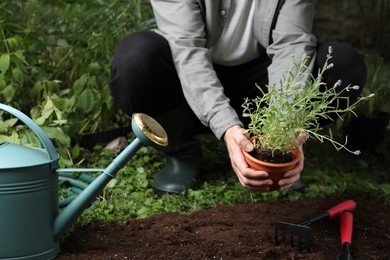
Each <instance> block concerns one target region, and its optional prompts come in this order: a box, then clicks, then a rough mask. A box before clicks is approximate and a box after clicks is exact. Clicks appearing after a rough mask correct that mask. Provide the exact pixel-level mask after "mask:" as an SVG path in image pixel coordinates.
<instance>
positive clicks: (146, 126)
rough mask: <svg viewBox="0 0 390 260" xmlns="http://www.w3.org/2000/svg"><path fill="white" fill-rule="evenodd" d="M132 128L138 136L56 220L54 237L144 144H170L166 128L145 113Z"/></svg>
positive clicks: (138, 116)
mask: <svg viewBox="0 0 390 260" xmlns="http://www.w3.org/2000/svg"><path fill="white" fill-rule="evenodd" d="M131 124H132V130H133V132H134V133H135V135H136V138H135V139H134V140H133V141H132V142H131V143H130V144H129V145H128V146H127V147H126V149H124V150H123V151H122V152H121V153H120V154H119V155H118V156H117V157H116V158H115V159H114V161H112V163H111V164H110V165H109V166H108V167H107V168H106V169H105V170H104V171H103V173H101V174H100V175H99V176H98V177H97V178H96V179H95V180H94V181H93V182H92V183H91V184H90V185H89V186H88V187H87V188H86V189H85V190H84V191H83V192H82V193H80V194H79V195H78V196H77V197H76V198H75V199H74V200H73V201H72V202H71V203H70V204H69V205H68V206H67V207H66V208H65V209H64V210H63V211H62V212H61V213H60V214H59V215H58V216H57V217H56V219H55V220H54V239H55V240H58V239H59V238H60V237H61V235H62V234H63V233H64V232H65V231H66V229H67V228H68V227H69V226H70V225H71V224H72V223H73V222H75V221H76V220H77V218H78V217H79V216H80V215H81V214H82V212H83V211H84V210H85V209H86V208H88V207H89V206H90V204H91V203H92V201H93V200H94V199H95V198H96V197H97V196H98V194H99V193H100V192H101V191H102V190H103V188H104V187H105V186H106V185H107V184H108V182H109V181H110V180H111V179H112V178H114V177H115V176H116V174H117V172H118V171H119V170H120V169H122V168H123V167H124V166H125V165H126V164H127V162H128V161H129V160H130V159H131V158H132V157H133V156H134V154H135V153H136V152H137V151H138V150H139V148H141V147H142V145H143V144H145V145H149V146H166V145H168V138H167V134H166V132H165V131H164V129H163V128H162V127H161V126H160V125H159V124H158V123H157V122H156V121H155V120H154V119H152V118H151V117H149V116H147V115H145V114H139V113H138V114H134V115H133V117H132V123H131Z"/></svg>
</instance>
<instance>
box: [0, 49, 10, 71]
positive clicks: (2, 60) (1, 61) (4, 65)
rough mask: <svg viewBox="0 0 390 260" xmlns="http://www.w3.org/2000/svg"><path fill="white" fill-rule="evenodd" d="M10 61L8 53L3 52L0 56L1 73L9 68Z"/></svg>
mask: <svg viewBox="0 0 390 260" xmlns="http://www.w3.org/2000/svg"><path fill="white" fill-rule="evenodd" d="M10 63H11V59H10V56H9V54H8V53H5V54H3V55H1V56H0V71H1V72H2V73H6V72H7V70H8V69H9V66H10Z"/></svg>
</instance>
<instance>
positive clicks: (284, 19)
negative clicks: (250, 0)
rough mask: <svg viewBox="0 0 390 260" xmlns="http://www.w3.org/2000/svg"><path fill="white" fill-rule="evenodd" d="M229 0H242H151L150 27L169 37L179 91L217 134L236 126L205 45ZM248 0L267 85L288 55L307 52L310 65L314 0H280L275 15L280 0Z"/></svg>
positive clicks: (285, 66)
mask: <svg viewBox="0 0 390 260" xmlns="http://www.w3.org/2000/svg"><path fill="white" fill-rule="evenodd" d="M231 1H246V0H151V4H152V7H153V11H154V14H155V18H156V22H157V27H158V28H157V29H156V32H158V33H160V34H161V35H163V36H164V37H165V38H166V39H167V40H168V42H169V45H170V47H171V51H172V57H173V62H174V64H175V67H176V71H177V73H178V76H179V79H180V82H181V85H182V88H183V92H184V96H185V98H186V100H187V102H188V104H189V105H190V107H191V109H192V110H193V111H194V113H195V114H196V116H197V117H198V118H199V119H200V121H201V122H202V123H203V124H204V125H205V126H208V127H210V129H211V130H212V131H213V133H214V134H215V136H216V137H217V138H221V137H222V136H223V134H224V133H225V131H226V130H227V129H228V128H230V127H232V126H233V125H241V126H242V123H241V121H240V119H239V117H238V115H237V113H236V111H235V110H234V109H233V108H232V107H231V106H230V104H229V99H228V98H227V97H226V96H225V94H224V90H223V86H222V84H221V82H220V81H219V79H218V77H217V75H216V73H215V71H214V69H213V65H212V63H213V61H212V59H211V55H210V47H212V46H213V45H214V44H215V43H216V42H217V41H218V39H219V37H220V36H221V33H222V31H223V28H224V23H225V21H226V19H225V17H224V16H226V15H227V14H229V11H230V5H231ZM254 1H255V5H254V15H253V36H254V38H255V39H256V40H257V42H258V44H259V52H260V50H261V49H262V50H265V53H266V55H268V56H269V57H270V58H271V60H272V63H271V65H270V66H269V67H268V77H269V85H273V84H276V85H277V84H278V83H279V81H280V78H281V76H282V73H284V72H286V71H288V70H289V69H290V66H291V56H292V55H297V56H299V55H302V53H304V52H305V53H307V54H308V55H309V56H310V57H311V62H310V64H309V69H310V70H312V67H313V64H314V63H313V61H314V59H315V49H316V38H315V37H314V35H313V34H312V33H311V30H312V24H313V18H314V9H315V0H285V2H284V4H283V5H282V7H281V8H280V12H279V14H278V15H277V16H276V15H275V13H276V10H277V5H278V3H279V1H280V0H279V1H278V0H254ZM276 17H277V19H274V18H276ZM273 22H274V23H273ZM254 58H255V57H254ZM238 87H239V86H238Z"/></svg>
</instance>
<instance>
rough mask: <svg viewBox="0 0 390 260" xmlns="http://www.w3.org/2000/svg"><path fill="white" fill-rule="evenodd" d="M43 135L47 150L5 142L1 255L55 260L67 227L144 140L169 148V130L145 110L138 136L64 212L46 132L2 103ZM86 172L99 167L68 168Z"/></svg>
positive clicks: (0, 160) (135, 124) (1, 150)
mask: <svg viewBox="0 0 390 260" xmlns="http://www.w3.org/2000/svg"><path fill="white" fill-rule="evenodd" d="M0 110H3V111H5V112H8V113H9V114H11V115H13V116H15V117H16V118H18V119H19V120H20V121H22V122H23V123H24V124H26V125H27V126H28V127H29V128H30V130H32V132H33V133H34V134H35V135H36V136H37V137H38V139H39V140H40V142H41V144H42V145H43V148H32V147H27V146H23V145H19V144H12V143H8V142H0V209H1V214H0V230H1V232H0V259H52V258H54V257H55V256H56V255H57V254H58V252H59V240H60V237H61V235H62V234H63V233H64V232H65V231H66V230H67V228H68V227H69V226H70V225H71V224H72V223H73V222H75V221H76V220H77V218H78V217H79V216H80V215H81V213H82V212H83V211H84V210H85V209H86V208H88V207H89V206H90V205H91V202H92V201H94V199H95V198H96V196H97V195H98V194H99V193H100V192H101V191H102V190H103V188H104V187H105V186H106V185H107V184H108V182H109V181H110V180H111V179H112V178H114V177H115V176H116V173H117V172H118V171H119V170H120V169H121V168H123V167H124V166H125V165H126V163H127V162H128V161H129V160H130V159H131V158H132V157H133V155H134V154H135V153H136V152H137V151H138V149H139V148H141V146H142V144H147V145H151V146H166V145H167V144H168V138H167V135H166V132H165V130H164V129H163V128H162V127H161V126H160V125H159V124H158V123H157V122H156V121H155V120H154V119H152V118H151V117H149V116H147V115H145V114H134V115H133V116H132V130H133V132H134V133H135V135H136V138H135V139H134V140H133V141H132V142H131V143H130V144H129V145H128V146H127V147H126V148H125V150H123V151H122V152H121V153H120V154H119V155H118V156H117V157H116V158H115V159H114V160H113V161H112V162H111V163H110V164H109V165H108V167H107V168H106V169H99V171H102V173H101V174H100V175H99V176H98V177H97V178H96V179H95V180H93V181H92V182H91V184H89V185H88V186H87V187H86V188H85V189H84V190H83V191H82V192H81V193H80V194H79V195H78V196H77V197H76V198H75V199H74V200H73V201H72V202H70V204H69V205H68V206H66V207H65V208H64V209H63V210H62V211H61V212H60V211H59V203H58V201H59V199H58V197H59V196H58V173H60V172H62V171H61V169H58V160H59V155H58V154H57V152H56V150H55V148H54V146H53V144H52V143H51V141H50V139H49V138H48V137H47V136H46V135H45V133H44V132H43V130H42V129H41V128H39V126H38V125H36V124H35V123H34V121H32V120H31V119H30V118H29V117H28V116H26V115H25V114H23V113H22V112H20V111H18V110H16V109H14V108H12V107H9V106H7V105H4V104H0ZM62 170H63V172H66V171H72V172H78V171H79V172H86V171H91V172H93V171H96V170H97V169H62Z"/></svg>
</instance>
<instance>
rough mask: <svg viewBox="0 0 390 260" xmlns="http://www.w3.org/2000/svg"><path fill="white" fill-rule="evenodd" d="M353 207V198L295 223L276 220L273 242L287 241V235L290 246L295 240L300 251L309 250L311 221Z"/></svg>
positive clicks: (292, 245) (313, 221)
mask: <svg viewBox="0 0 390 260" xmlns="http://www.w3.org/2000/svg"><path fill="white" fill-rule="evenodd" d="M355 208H356V202H355V201H353V200H347V201H344V202H342V203H340V204H337V205H336V206H334V207H332V208H330V209H328V210H326V211H324V212H322V213H320V214H318V215H317V216H314V217H312V218H310V219H307V220H305V221H302V222H299V223H297V224H293V223H288V222H283V221H277V222H276V223H275V242H276V243H280V242H282V243H286V242H288V239H287V237H289V238H290V245H291V247H294V246H295V242H297V245H298V248H299V250H300V251H301V250H303V249H307V250H308V251H310V248H311V245H312V234H311V229H310V225H311V224H312V223H315V222H318V221H320V220H324V219H328V218H333V217H335V216H340V215H341V214H343V213H344V212H345V211H353V210H355ZM279 237H280V238H279Z"/></svg>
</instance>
